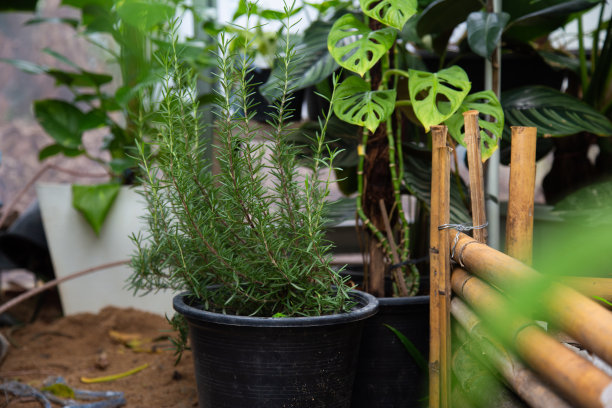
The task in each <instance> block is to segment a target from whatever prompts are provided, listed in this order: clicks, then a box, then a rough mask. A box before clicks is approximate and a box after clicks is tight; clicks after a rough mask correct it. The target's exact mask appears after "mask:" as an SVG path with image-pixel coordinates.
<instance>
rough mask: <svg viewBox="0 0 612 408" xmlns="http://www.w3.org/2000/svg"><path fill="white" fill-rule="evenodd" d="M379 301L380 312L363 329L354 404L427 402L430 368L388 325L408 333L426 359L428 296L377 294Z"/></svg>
mask: <svg viewBox="0 0 612 408" xmlns="http://www.w3.org/2000/svg"><path fill="white" fill-rule="evenodd" d="M378 302H379V306H378V313H377V314H376V316H374V317H372V318H371V319H369V320H368V321H367V322H366V325H365V327H364V329H363V335H362V339H361V348H360V350H359V362H358V365H357V375H356V377H355V385H354V387H353V399H352V403H351V408H400V407H401V408H406V407H409V408H415V407H424V406H427V404H428V402H427V399H426V398H425V397H426V396H427V377H428V373H427V370H426V369H425V370H424V369H423V368H422V367H419V365H418V364H417V362H416V360H415V358H414V357H413V356H412V355H411V354H410V353H409V352H408V351H407V350H406V348H405V347H404V345H403V344H402V342H401V341H400V339H399V338H398V337H397V335H396V334H395V333H393V332H392V331H391V330H390V329H389V328H388V327H386V326H385V325H389V326H391V327H393V328H395V329H396V330H398V331H399V332H401V333H402V334H403V335H404V336H406V337H407V338H408V340H409V341H410V342H411V343H412V344H413V345H414V346H415V347H416V348H417V349H418V350H419V351H420V353H421V355H422V356H423V358H424V359H425V361H427V360H428V357H429V352H428V351H429V296H414V297H404V298H378Z"/></svg>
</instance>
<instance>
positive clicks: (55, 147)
mask: <svg viewBox="0 0 612 408" xmlns="http://www.w3.org/2000/svg"><path fill="white" fill-rule="evenodd" d="M84 153H85V151H84V150H80V149H69V148H67V147H64V146H62V145H59V144H52V145H49V146H46V147H44V148H43V149H42V150H41V151H40V152H39V153H38V160H39V161H43V160H45V159H46V158H48V157H51V156H55V155H57V154H63V155H64V156H66V157H76V156H80V155H81V154H84Z"/></svg>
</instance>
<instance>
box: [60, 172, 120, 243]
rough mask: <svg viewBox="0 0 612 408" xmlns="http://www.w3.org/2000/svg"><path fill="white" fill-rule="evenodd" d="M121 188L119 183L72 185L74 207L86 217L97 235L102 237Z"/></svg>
mask: <svg viewBox="0 0 612 408" xmlns="http://www.w3.org/2000/svg"><path fill="white" fill-rule="evenodd" d="M120 188H121V185H120V184H118V183H106V184H95V185H85V186H83V185H78V184H73V185H72V205H73V207H74V208H75V209H76V210H77V211H80V212H81V213H82V214H83V216H85V219H86V220H87V222H89V224H90V225H91V226H92V228H93V230H94V232H95V233H96V235H100V230H101V229H102V224H103V223H104V220H105V219H106V215H107V214H108V212H109V211H110V209H111V206H112V205H113V203H114V202H115V199H116V198H117V195H118V194H119V189H120Z"/></svg>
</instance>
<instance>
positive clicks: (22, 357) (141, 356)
mask: <svg viewBox="0 0 612 408" xmlns="http://www.w3.org/2000/svg"><path fill="white" fill-rule="evenodd" d="M169 330H170V326H169V325H168V323H167V322H166V320H165V319H164V318H163V317H161V316H157V315H153V314H150V313H146V312H142V311H139V310H134V309H119V308H114V307H108V308H105V309H103V310H102V311H100V313H98V314H89V313H83V314H78V315H73V316H68V317H59V318H54V319H53V318H48V317H47V318H45V317H39V318H38V319H37V321H35V322H33V323H30V324H27V325H25V326H22V327H20V328H16V327H15V326H13V328H6V329H4V330H2V331H3V334H4V335H5V336H6V337H7V338H8V339H9V340H10V341H11V342H12V343H13V345H11V346H10V348H9V352H8V354H7V356H6V358H5V360H4V362H3V363H2V364H1V365H0V379H1V380H3V381H8V380H19V381H21V382H23V383H26V384H29V385H33V386H36V387H39V386H41V385H42V383H43V381H44V380H45V379H47V378H48V377H49V376H63V377H64V378H65V380H66V383H67V384H68V385H69V386H71V387H72V388H79V389H85V390H96V391H102V390H104V391H107V390H111V391H123V392H124V393H125V398H126V400H127V405H126V406H127V407H142V408H149V407H173V408H188V407H196V406H197V395H196V386H195V378H194V373H193V362H192V357H191V354H190V353H189V352H186V353H185V354H184V355H183V359H182V360H181V362H180V363H179V364H178V365H175V364H174V363H175V355H174V352H173V350H171V349H170V348H169V346H170V343H169V341H168V340H167V339H165V338H164V339H162V340H158V341H156V342H154V343H153V344H155V347H156V348H158V349H162V350H158V352H155V353H151V352H136V351H134V350H133V349H131V348H128V347H127V346H125V345H124V344H122V343H120V342H118V341H116V340H113V339H112V338H111V336H110V332H111V331H116V332H120V333H123V334H138V335H140V336H141V337H142V338H143V339H155V338H160V337H162V338H163V337H167V336H168V335H169V334H172V333H170V332H169ZM103 354H104V355H105V357H106V362H107V363H108V365H107V367H106V368H100V367H99V362H100V357H101V356H102V357H104V355H103ZM102 360H104V358H102ZM102 363H104V361H102ZM145 363H146V364H148V367H147V368H145V369H144V370H142V371H140V372H138V373H136V374H132V375H130V376H127V377H124V378H121V379H118V380H114V381H111V382H103V383H97V384H84V383H82V382H81V380H80V379H81V377H102V376H108V375H111V374H116V373H122V372H125V371H127V370H130V369H132V368H135V367H138V366H141V365H143V364H145ZM103 365H104V364H103ZM40 406H41V405H40V404H39V403H37V402H34V401H32V400H29V401H24V400H18V399H16V398H14V397H11V396H9V395H7V396H3V395H0V407H15V408H17V407H19V408H30V407H40Z"/></svg>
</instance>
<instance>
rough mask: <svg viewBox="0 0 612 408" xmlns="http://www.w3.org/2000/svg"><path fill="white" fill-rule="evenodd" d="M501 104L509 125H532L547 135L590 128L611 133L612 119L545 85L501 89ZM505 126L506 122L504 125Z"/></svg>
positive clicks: (606, 133)
mask: <svg viewBox="0 0 612 408" xmlns="http://www.w3.org/2000/svg"><path fill="white" fill-rule="evenodd" d="M501 100H502V105H503V107H504V114H505V116H506V123H507V124H508V125H509V126H535V127H537V128H538V133H539V134H542V135H547V136H567V135H573V134H576V133H579V132H589V133H593V134H596V135H599V136H610V135H612V123H611V122H610V120H609V119H608V118H606V117H605V116H604V115H602V114H601V113H599V112H598V111H596V110H595V109H593V108H592V107H591V106H589V105H587V104H586V103H584V102H582V101H581V100H579V99H577V98H575V97H573V96H571V95H567V94H564V93H562V92H559V91H557V90H556V89H553V88H548V87H545V86H529V87H523V88H519V89H513V90H512V91H508V92H504V94H503V95H502V98H501ZM506 128H508V126H506Z"/></svg>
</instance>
